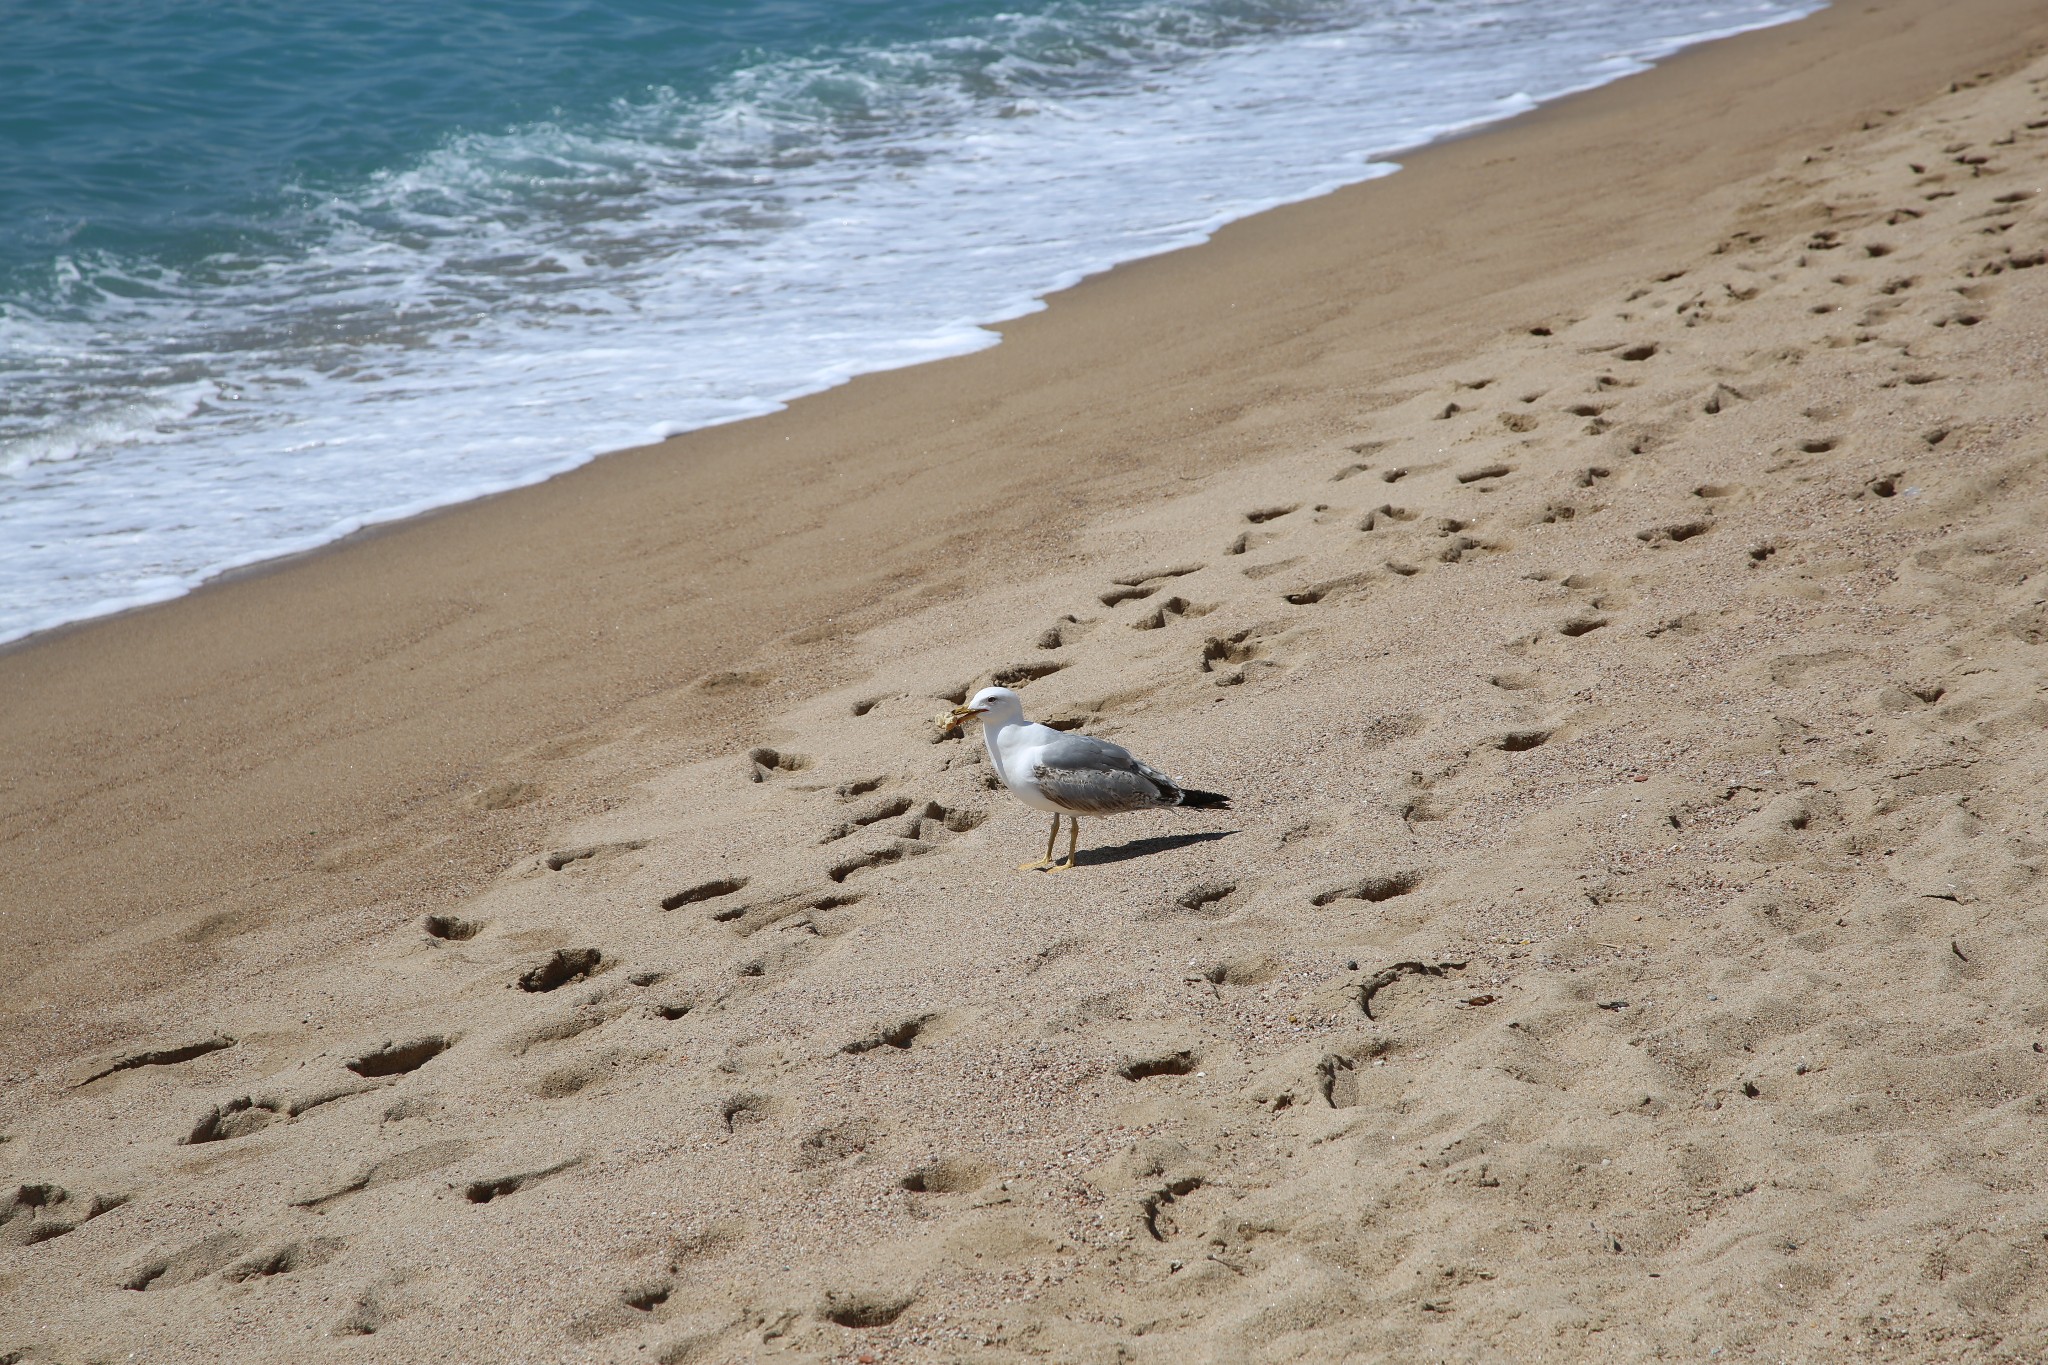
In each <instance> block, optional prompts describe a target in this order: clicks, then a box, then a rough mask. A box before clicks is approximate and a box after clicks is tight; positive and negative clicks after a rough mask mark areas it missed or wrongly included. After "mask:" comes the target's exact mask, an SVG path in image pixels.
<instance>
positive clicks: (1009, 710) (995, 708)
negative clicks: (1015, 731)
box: [944, 687, 1024, 730]
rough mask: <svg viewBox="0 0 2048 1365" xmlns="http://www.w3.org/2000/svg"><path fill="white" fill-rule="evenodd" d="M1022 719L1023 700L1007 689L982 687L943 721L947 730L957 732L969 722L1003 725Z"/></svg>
mask: <svg viewBox="0 0 2048 1365" xmlns="http://www.w3.org/2000/svg"><path fill="white" fill-rule="evenodd" d="M1022 719H1024V699H1023V698H1022V697H1020V696H1018V695H1017V694H1016V693H1015V692H1012V691H1011V690H1010V689H1009V688H1007V687H984V688H982V689H981V691H979V692H976V693H975V694H974V695H973V696H971V697H969V698H968V699H967V704H966V705H965V706H956V707H954V708H953V712H952V714H951V715H949V716H947V717H946V719H945V721H944V727H945V728H946V729H948V730H957V729H959V728H960V727H961V726H963V725H965V724H966V723H967V722H968V721H970V720H978V721H981V722H982V723H983V724H985V725H1005V724H1011V723H1014V722H1016V721H1020V720H1022Z"/></svg>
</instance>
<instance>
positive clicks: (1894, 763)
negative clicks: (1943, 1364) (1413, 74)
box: [0, 0, 2048, 1363]
mask: <svg viewBox="0 0 2048 1365" xmlns="http://www.w3.org/2000/svg"><path fill="white" fill-rule="evenodd" d="M2044 53H2048V14H2043V13H2042V12H2041V10H2040V8H2039V7H2038V6H2033V5H2028V4H2024V3H2019V2H2018V0H1968V2H1967V3H1958V4H1950V5H1942V6H1933V5H1927V4H1911V3H1904V2H1903V0H1893V2H1890V3H1885V2H1880V3H1874V4H1867V5H1861V6H1854V7H1836V8H1833V9H1830V10H1826V11H1823V12H1822V13H1820V14H1818V15H1816V16H1814V17H1812V18H1810V19H1807V20H1804V21H1802V22H1800V23H1797V24H1794V25H1789V26H1786V27H1783V28H1779V29H1773V30H1768V31H1764V32H1758V33H1753V34H1749V35H1745V36H1742V37H1739V38H1735V39H1731V40H1728V41H1725V42H1722V43H1718V44H1714V45H1711V46H1708V47H1704V48H1700V49H1696V50H1693V51H1690V52H1687V53H1684V54H1681V55H1680V56H1679V57H1677V58H1674V59H1672V60H1671V61H1669V62H1667V63H1665V64H1663V65H1662V66H1660V67H1659V68H1658V69H1656V70H1655V71H1652V72H1649V73H1646V74H1644V75H1641V76H1637V77H1632V78H1629V79H1627V80H1624V81H1621V82H1618V83H1616V84H1613V85H1610V86H1607V87H1604V88H1602V89H1599V90H1595V91H1592V92H1589V93H1587V94H1584V95H1581V96H1577V97H1574V98H1572V99H1569V100H1565V101H1562V102H1560V103H1558V104H1555V105H1552V106H1548V107H1546V108H1544V109H1542V110H1539V111H1538V112H1536V113H1535V114H1533V115H1530V116H1527V117H1525V118H1522V119H1519V120H1516V121H1514V122H1512V123H1510V124H1506V125H1502V126H1500V127H1497V128H1493V129H1489V130H1487V131H1485V132H1482V133H1480V134H1477V135H1475V136H1472V137H1469V138H1465V139H1461V140H1458V141H1454V142H1449V143H1445V144H1442V145H1439V146H1435V147H1431V148H1428V149H1425V150H1423V151H1421V152H1418V153H1417V154H1415V155H1414V156H1412V157H1410V158H1407V159H1406V160H1405V162H1404V166H1405V169H1403V170H1402V171H1401V172H1400V173H1398V174H1396V175H1394V176H1391V177H1388V178H1386V179H1383V180H1380V181H1375V182H1372V183H1369V184H1365V185H1361V186H1356V187H1354V188H1352V189H1348V190H1345V191H1342V192H1340V193H1337V194H1334V195H1331V196H1328V197H1326V198H1323V199H1319V200H1315V201H1312V202H1308V203H1303V204H1299V205H1294V206H1291V207H1288V208H1285V209H1281V210H1277V211H1274V212H1271V213H1268V214H1265V215H1262V216H1260V217H1257V218H1254V219H1250V220H1247V221H1245V222H1242V223H1240V224H1237V225H1235V226H1233V227H1230V228H1228V229H1226V230H1224V231H1223V232H1222V233H1220V234H1219V235H1218V236H1217V238H1216V239H1215V240H1214V241H1212V242H1211V243H1209V244H1207V245H1205V246H1202V247H1199V248H1195V249H1193V250H1189V251H1184V252H1178V253H1174V254H1172V255H1167V256H1161V257H1156V258H1153V259H1150V260H1146V261H1142V262H1139V263H1136V264H1134V265H1130V266H1126V267H1122V268H1119V269H1117V270H1115V271H1113V272H1111V273H1109V274H1107V275H1105V276H1101V277H1099V278H1096V279H1093V280H1090V281H1088V282H1086V283H1084V284H1083V285H1081V286H1079V287H1077V288H1076V289H1073V290H1071V291H1068V292H1067V293H1064V294H1062V295H1059V296H1058V297H1056V298H1055V299H1053V300H1052V301H1051V304H1050V306H1049V308H1048V309H1047V310H1046V311H1045V312H1043V313H1040V314H1036V315H1033V316H1031V317H1028V318H1024V319H1022V320H1020V321H1017V322H1014V323H1010V324H1006V325H1005V326H1004V327H1003V328H1002V329H1001V330H1002V332H1003V334H1004V341H1003V343H1002V345H1000V346H999V347H996V348H994V349H992V350H988V351H984V352H981V353H978V354H975V355H971V356H966V357H962V358H959V359H953V360H947V361H943V362H940V363H937V364H932V365H927V366H923V367H919V368H916V369H910V370H902V371H895V372H891V373H887V374H879V375H873V376H868V377H865V378H862V379H859V380H856V381H854V382H853V383H851V384H848V385H846V386H844V387H842V388H840V389H837V390H834V391H832V392H829V393H826V394H822V395H819V396H816V397H813V398H809V399H805V400H803V401H801V402H799V403H797V404H795V405H794V406H792V407H791V408H790V409H789V410H787V411H786V412H784V413H781V414H778V415H776V416H773V417H769V418H764V419H758V420H754V421H748V422H743V423H737V424H734V425H731V426H727V427H721V428H716V429H712V430H708V431H703V432H698V433H695V434H693V435H690V436H686V437H681V438H677V439H675V440H672V441H668V442H665V443H663V444H661V445H658V446H651V447H646V448H642V449H638V450H633V451H627V452H622V453H619V454H616V455H613V456H610V457H607V458H605V459H602V460H600V461H598V462H596V463H594V464H592V465H590V466H587V467H585V468H583V469H581V470H578V471H576V472H575V473H572V474H569V475H565V476H563V477H560V478H558V479H555V480H553V481H551V482H549V483H547V484H544V485H541V486H538V487H535V488H531V489H527V490H524V491H521V492H517V493H512V494H507V495H504V496H501V497H496V498H492V499H489V500H486V501H483V502H479V503H474V504H469V505H466V506H463V507H460V508H456V509H452V510H450V511H448V512H445V513H441V514H437V515H433V516H429V517H425V518H420V519H418V520H415V521H410V522H406V523H402V524H399V525H396V526H392V527H388V528H384V529H381V530H378V531H375V532H372V533H368V534H365V535H362V536H359V537H357V538H355V539H353V540H351V541H349V542H346V543H344V544H342V545H339V546H336V547H333V548H331V549H329V550H326V551H322V552H319V553H317V554H313V555H309V556H305V557H303V558H301V559H298V560H294V561H288V562H283V563H279V564H275V565H271V566H266V567H264V568H262V569H260V570H256V571H251V572H247V573H244V574H241V575H239V576H237V577H234V578H232V579H229V580H224V581H221V582H217V583H215V584H212V585H210V586H208V587H207V588H205V589H204V590H202V591H200V592H197V593H195V594H193V595H191V596H190V597H187V598H184V599H181V600H178V601H176V602H172V603H168V604H165V605H163V606H159V607H154V608H150V609H146V610H143V611H139V612H135V613H131V614H128V615H126V616H122V617H118V618H113V619H109V620H105V621H101V622H97V623H92V624H88V625H84V626H80V627H76V628H71V629H67V630H64V631H60V632H54V633H52V634H50V635H48V636H44V637H38V638H35V639H31V640H29V641H27V642H25V643H23V644H22V645H20V646H17V647H14V648H11V649H7V650H4V651H0V772H4V773H5V774H6V775H7V780H6V781H5V782H4V783H0V851H4V855H5V857H6V861H7V866H8V872H7V876H6V881H5V887H6V889H5V894H4V895H0V933H4V934H5V935H6V937H7V940H8V942H9V943H10V945H11V946H10V949H9V951H8V954H7V962H8V965H9V968H10V970H9V971H8V972H7V974H6V975H7V979H8V990H7V991H6V992H5V993H4V994H0V1087H4V1088H0V1363H6V1362H14V1361H23V1362H27V1361H36V1362H43V1361H52V1362H56V1361H63V1362H70V1361H83V1360H102V1359H115V1358H132V1359H139V1360H250V1361H255V1360H266V1361H272V1360H285V1359H289V1360H308V1361H325V1360H337V1361H339V1360H359V1359H360V1360H394V1361H398V1360H403V1361H412V1360H463V1361H468V1360H475V1361H497V1360H514V1359H517V1360H542V1359H546V1360H574V1361H593V1362H594V1361H648V1360H657V1361H663V1362H699V1361H703V1362H716V1361H729V1360H730V1361H738V1360H770V1359H776V1360H781V1359H790V1360H819V1361H828V1360H830V1361H920V1362H921V1361H955V1360H959V1361H989V1362H998V1361H1012V1360H1025V1359H1039V1360H1052V1361H1088V1362H1098V1361H1099V1362H1112V1361H1145V1362H1155V1361H1156V1362H1177V1361H1188V1360H1203V1361H1209V1360H1214V1361H1219V1362H1221V1361H1232V1362H1234V1361H1268V1360H1271V1361H1280V1360H1303V1361H1337V1360H1352V1359H1355V1360H1452V1359H1455V1360H1475V1361H1492V1360H1501V1361H1523V1360H1558V1361H1576V1360H1609V1359H1614V1360H1639V1359H1651V1358H1656V1359H1666V1358H1669V1359H1699V1360H1705V1359H1709V1358H1713V1359H1745V1360H1747V1359H1756V1360H1764V1359H1769V1360H1781V1359H1789V1360H1841V1359H1853V1360H1882V1361H1930V1362H1931V1361H2012V1362H2021V1361H2036V1360H2042V1359H2048V1313H2044V1311H2043V1309H2042V1308H2041V1306H2040V1305H2041V1301H2042V1294H2041V1290H2042V1286H2043V1284H2044V1278H2048V1177H2044V1176H2043V1174H2042V1164H2043V1163H2042V1159H2041V1157H2042V1138H2041V1131H2042V1130H2041V1126H2040V1125H2041V1122H2042V1117H2043V1114H2042V1110H2043V1107H2044V1105H2048V1052H2044V1049H2048V1005H2044V1004H2043V1002H2042V999H2041V985H2040V983H2041V980H2042V974H2043V972H2044V970H2048V958H2044V956H2043V953H2042V949H2041V947H2040V941H2041V936H2042V930H2043V928H2044V927H2048V896H2044V892H2043V881H2042V876H2041V868H2042V860H2043V858H2044V856H2048V843H2044V842H2043V838H2042V835H2041V832H2040V828H2039V821H2040V812H2041V810H2042V777H2041V774H2042V773H2043V772H2044V771H2048V739H2044V725H2048V697H2044V694H2043V687H2044V675H2043V655H2042V652H2041V651H2042V649H2043V645H2044V642H2048V594H2044V589H2043V583H2044V582H2048V579H2044V578H2043V573H2044V570H2048V539H2044V537H2043V533H2042V529H2041V528H2042V527H2043V526H2044V525H2048V435H2044V431H2043V427H2042V415H2043V411H2044V408H2048V388H2044V386H2043V383H2042V378H2041V376H2042V374H2043V373H2044V367H2048V269H2044V268H2040V267H2043V266H2044V265H2048V217H2044V215H2043V208H2042V206H2043V204H2044V203H2048V57H2044V55H2043V54H2044ZM991 681H999V682H1004V683H1008V684H1011V685H1014V686H1016V687H1018V689H1019V690H1020V691H1021V692H1022V694H1023V696H1024V698H1025V702H1026V705H1027V706H1028V707H1029V708H1030V711H1031V714H1032V715H1033V717H1034V718H1039V719H1047V720H1050V721H1053V722H1056V723H1058V724H1059V725H1061V726H1062V727H1063V728H1074V729H1079V730H1081V731H1084V732H1086V733H1089V734H1094V735H1099V736H1102V737H1105V738H1109V739H1113V740H1115V741H1117V742H1118V743H1121V744H1124V745H1127V746H1129V747H1130V748H1131V749H1133V750H1134V751H1135V752H1137V753H1139V754H1140V755H1142V756H1144V757H1146V758H1147V759H1149V760H1151V761H1153V762H1155V763H1157V764H1158V765H1159V766H1160V767H1161V768H1163V769H1165V770H1166V771H1168V772H1170V773H1172V774H1174V775H1175V776H1177V777H1179V778H1181V779H1183V780H1185V781H1186V782H1188V783H1190V784H1191V785H1195V786H1199V787H1203V788H1212V789H1215V790H1219V791H1223V792H1227V793H1229V794H1231V795H1232V797H1233V798H1234V802H1235V809H1234V810H1232V811H1228V812H1219V811H1199V812H1196V811H1186V812H1178V811H1177V812H1165V813H1159V814H1145V815H1129V816H1121V817H1115V818H1112V819H1104V820H1090V821H1086V822H1084V825H1083V829H1082V853H1081V865H1080V866H1079V867H1078V868H1076V869H1075V870H1074V871H1072V872H1068V873H1062V874H1059V875H1045V874H1033V873H1026V872H1020V871H1016V870H1013V869H1014V868H1015V865H1016V864H1018V863H1019V862H1022V861H1025V860H1027V859H1029V858H1031V857H1034V856H1036V854H1037V853H1038V852H1039V851H1040V850H1041V849H1042V847H1043V839H1044V826H1043V824H1042V822H1041V817H1040V816H1039V815H1038V814H1036V813H1035V812H1032V811H1029V810H1027V809H1025V808H1024V807H1023V806H1021V805H1020V804H1018V803H1017V802H1015V801H1014V800H1013V799H1011V798H1010V797H1009V796H1008V795H1007V794H1005V793H1004V792H1002V791H1001V790H999V784H998V783H997V782H996V781H995V779H994V775H993V772H992V770H991V767H990V765H989V763H988V759H987V756H986V754H985V753H984V752H983V751H982V749H981V747H980V745H979V743H978V742H976V738H975V736H974V735H973V734H971V733H970V734H969V735H968V736H966V737H965V738H952V739H948V738H945V737H944V736H942V735H941V734H940V732H939V730H938V727H937V726H936V725H935V724H934V723H933V717H934V716H935V715H938V714H941V713H943V712H945V711H946V710H947V709H948V708H949V707H950V706H951V705H953V704H954V703H956V702H958V701H959V700H960V699H961V697H962V696H964V695H965V691H966V689H970V688H972V687H978V686H981V685H983V684H986V683H988V682H991Z"/></svg>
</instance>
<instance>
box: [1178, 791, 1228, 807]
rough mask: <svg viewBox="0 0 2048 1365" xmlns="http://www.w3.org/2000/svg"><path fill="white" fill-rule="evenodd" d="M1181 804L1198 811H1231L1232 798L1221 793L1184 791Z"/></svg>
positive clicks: (1181, 795)
mask: <svg viewBox="0 0 2048 1365" xmlns="http://www.w3.org/2000/svg"><path fill="white" fill-rule="evenodd" d="M1180 803H1181V804H1182V805H1183V806H1192V807H1194V808H1195V809H1196V810H1229V809H1230V798H1229V797H1227V796H1225V795H1223V794H1222V793H1221V792H1195V791H1182V792H1181V794H1180Z"/></svg>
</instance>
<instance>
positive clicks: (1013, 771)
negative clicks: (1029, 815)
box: [982, 721, 1060, 811]
mask: <svg viewBox="0 0 2048 1365" xmlns="http://www.w3.org/2000/svg"><path fill="white" fill-rule="evenodd" d="M1059 737H1060V732H1059V731H1057V730H1055V729H1053V728H1052V727H1051V726H1049V725H1038V724H1035V723H1032V722H1028V721H1027V722H1025V723H1023V724H1017V725H1004V726H994V725H987V726H983V727H982V739H983V740H985V741H986V742H987V744H988V756H989V760H990V761H991V762H993V763H994V764H995V765H996V775H997V776H999V777H1001V778H1002V779H1003V785H1004V786H1006V787H1008V788H1009V789H1010V792H1011V794H1012V795H1013V796H1015V797H1016V798H1017V799H1018V800H1019V801H1022V802H1023V803H1024V804H1025V805H1027V806H1031V807H1033V808H1034V809H1037V810H1044V811H1058V810H1059V807H1058V806H1055V805H1054V804H1053V803H1052V802H1051V801H1050V800H1048V799H1047V798H1046V796H1045V793H1044V792H1042V791H1040V790H1039V789H1038V778H1037V776H1036V769H1037V767H1038V757H1039V755H1040V754H1041V753H1042V752H1044V750H1045V746H1046V745H1048V744H1050V743H1052V742H1053V741H1054V740H1056V739H1058V738H1059Z"/></svg>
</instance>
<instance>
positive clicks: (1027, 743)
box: [940, 687, 1230, 872]
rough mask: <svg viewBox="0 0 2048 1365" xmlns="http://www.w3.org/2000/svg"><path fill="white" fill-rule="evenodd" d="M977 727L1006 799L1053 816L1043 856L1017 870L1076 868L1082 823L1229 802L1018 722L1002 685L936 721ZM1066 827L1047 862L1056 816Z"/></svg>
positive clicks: (1112, 753)
mask: <svg viewBox="0 0 2048 1365" xmlns="http://www.w3.org/2000/svg"><path fill="white" fill-rule="evenodd" d="M977 718H978V719H979V720H980V721H981V737H982V739H983V741H984V742H985V743H987V745H988V756H989V758H990V760H991V761H993V762H994V763H995V765H996V774H997V775H998V776H999V777H1001V778H1002V779H1003V785H1004V786H1006V787H1008V788H1009V789H1010V794H1011V795H1012V796H1014V797H1016V798H1017V799H1018V800H1019V801H1022V802H1023V803H1024V804H1025V805H1027V806H1030V807H1032V808H1033V809H1034V810H1049V811H1051V812H1052V832H1051V833H1050V834H1048V835H1046V838H1045V856H1044V857H1043V858H1040V859H1039V860H1038V861H1037V862H1035V863H1019V864H1018V865H1017V870H1018V871H1019V872H1037V871H1040V870H1044V871H1047V872H1065V871H1067V870H1068V869H1070V868H1072V867H1073V866H1074V850H1075V849H1076V848H1077V847H1078V846H1079V844H1080V842H1081V817H1082V816H1084V815H1115V814H1118V813H1119V812H1122V811H1130V810H1159V809H1162V808H1164V807H1167V806H1191V807H1193V808H1194V809H1196V810H1229V809H1230V798H1229V797H1227V796H1223V795H1220V794H1218V793H1216V792H1203V791H1194V790H1192V789H1191V788H1188V787H1183V786H1182V785H1181V784H1180V783H1178V782H1176V781H1174V780H1173V779H1172V778H1170V777H1168V776H1167V775H1166V774H1165V773H1162V772H1160V771H1159V770H1158V769H1157V768H1154V767H1152V766H1151V765H1149V764H1147V763H1144V762H1141V761H1140V760H1138V759H1137V758H1134V757H1132V755H1131V752H1130V750H1128V749H1125V748H1124V747H1122V746H1121V745H1117V744H1111V743H1110V742H1109V741H1108V740H1106V739H1091V738H1089V737H1088V736H1087V735H1069V734H1065V733H1063V732H1061V731H1059V730H1055V729H1053V728H1052V727H1051V726H1050V725H1040V724H1038V723H1036V722H1035V721H1028V720H1026V719H1024V699H1023V698H1022V697H1020V696H1018V695H1017V694H1016V693H1015V692H1012V691H1011V690H1010V689H1009V688H1007V687H984V688H982V689H981V691H979V692H977V693H975V694H974V696H973V697H972V698H970V699H969V700H968V702H967V704H966V705H965V706H960V707H956V708H955V709H954V710H953V712H952V713H951V714H950V715H947V716H945V717H942V718H941V720H940V724H941V726H942V727H943V728H944V729H947V730H957V729H958V728H960V727H961V726H962V725H965V724H966V723H967V722H968V721H970V720H975V719H977ZM1062 815H1064V816H1066V817H1067V819H1068V820H1069V821H1071V822H1072V832H1071V834H1070V835H1069V836H1068V838H1067V860H1066V861H1065V862H1063V863H1057V862H1054V861H1053V857H1052V850H1053V845H1055V844H1057V843H1058V842H1059V837H1060V817H1061V816H1062Z"/></svg>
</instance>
